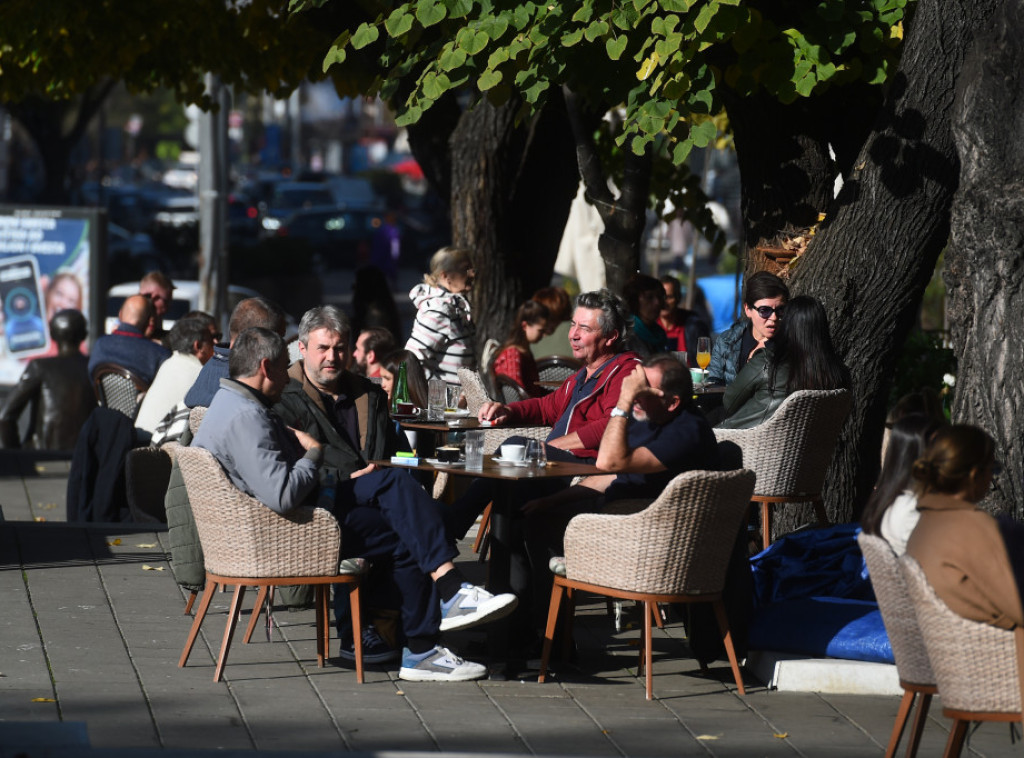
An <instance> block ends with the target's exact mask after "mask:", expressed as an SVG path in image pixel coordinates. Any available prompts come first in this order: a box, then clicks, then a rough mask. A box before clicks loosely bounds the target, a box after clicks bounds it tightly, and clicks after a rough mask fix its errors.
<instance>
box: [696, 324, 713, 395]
mask: <svg viewBox="0 0 1024 758" xmlns="http://www.w3.org/2000/svg"><path fill="white" fill-rule="evenodd" d="M709 363H711V338H710V337H698V338H697V365H698V366H700V377H701V380H700V388H701V389H702V390H703V389H704V387H705V386H706V385H707V368H708V364H709Z"/></svg>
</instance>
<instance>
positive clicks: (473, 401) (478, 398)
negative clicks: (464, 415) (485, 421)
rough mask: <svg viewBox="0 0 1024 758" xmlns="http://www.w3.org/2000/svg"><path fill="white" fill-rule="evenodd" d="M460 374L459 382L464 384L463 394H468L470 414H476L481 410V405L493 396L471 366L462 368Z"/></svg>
mask: <svg viewBox="0 0 1024 758" xmlns="http://www.w3.org/2000/svg"><path fill="white" fill-rule="evenodd" d="M458 374H459V384H461V385H462V394H463V395H465V396H466V407H467V408H468V409H469V413H470V415H471V416H475V415H476V414H477V413H478V412H479V411H480V406H482V405H483V404H484V403H487V402H490V401H491V396H490V395H488V394H487V387H486V386H485V385H484V382H483V379H481V378H480V374H478V373H477V372H476V371H474V370H473V369H470V368H460V369H459V370H458Z"/></svg>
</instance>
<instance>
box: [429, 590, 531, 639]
mask: <svg viewBox="0 0 1024 758" xmlns="http://www.w3.org/2000/svg"><path fill="white" fill-rule="evenodd" d="M518 602H519V600H518V599H517V598H516V596H515V595H513V594H512V593H511V592H504V593H502V594H500V595H492V594H491V593H490V592H488V591H487V590H485V589H484V588H483V587H478V586H477V585H475V584H469V583H468V582H463V583H462V587H461V588H460V589H459V591H458V592H456V593H455V595H454V596H453V597H452V599H451V600H449V601H448V602H447V603H446V602H444V601H443V600H442V601H441V631H442V632H450V631H452V630H453V629H466V628H467V627H471V626H477V625H478V624H484V623H486V622H488V621H497V620H498V619H500V618H505V616H507V615H508V614H510V613H512V611H514V610H515V608H516V604H517V603H518Z"/></svg>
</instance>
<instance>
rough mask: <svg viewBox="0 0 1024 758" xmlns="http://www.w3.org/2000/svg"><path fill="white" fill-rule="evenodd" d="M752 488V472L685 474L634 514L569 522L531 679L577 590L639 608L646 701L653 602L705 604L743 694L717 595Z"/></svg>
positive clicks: (543, 670)
mask: <svg viewBox="0 0 1024 758" xmlns="http://www.w3.org/2000/svg"><path fill="white" fill-rule="evenodd" d="M753 491H754V473H753V472H752V471H746V470H742V469H741V470H739V471H724V472H717V471H714V472H713V471H688V472H686V473H684V474H680V475H679V476H677V477H676V478H675V479H673V480H672V481H671V482H670V483H669V485H668V486H667V487H666V488H665V491H664V492H662V493H661V495H660V496H659V497H658V498H657V499H656V500H655V501H654V502H653V503H651V505H649V506H648V507H647V508H645V509H644V510H643V511H640V512H639V513H635V514H632V515H608V514H584V515H580V516H576V517H575V518H574V519H573V520H572V521H570V522H569V527H568V529H566V532H565V576H560V575H558V574H556V575H555V584H554V587H553V588H552V590H551V605H550V607H549V611H548V622H547V628H546V630H545V632H544V652H543V654H542V657H541V665H540V677H539V679H538V681H541V682H543V681H544V679H545V677H546V675H547V668H548V661H549V659H550V656H551V644H552V640H553V639H554V636H555V627H556V625H557V623H558V618H559V611H560V609H561V605H562V598H563V596H565V595H566V594H568V596H569V608H568V609H567V610H568V611H569V613H571V612H572V605H573V594H574V592H575V591H576V590H582V591H584V592H592V593H595V594H598V595H604V596H606V597H613V598H622V599H626V600H636V601H637V602H640V603H643V604H644V614H643V615H644V631H643V639H642V642H641V646H640V668H641V669H642V670H643V671H644V672H645V674H646V684H647V699H648V700H650V699H651V698H652V697H653V694H654V693H653V683H652V679H651V619H652V617H653V616H654V614H655V613H656V609H657V603H697V602H710V603H711V604H712V605H713V607H714V610H715V616H716V618H717V620H718V627H719V629H720V630H721V632H722V640H723V642H724V644H725V650H726V653H727V654H728V656H729V664H730V666H731V668H732V674H733V677H734V678H735V680H736V687H737V689H738V690H739V693H740V694H741V695H743V694H746V690H745V689H744V686H743V679H742V678H741V676H740V669H739V664H738V663H737V661H736V652H735V650H734V648H733V644H732V636H731V633H730V631H729V622H728V620H727V618H726V615H725V606H724V605H723V603H722V590H723V588H724V586H725V574H726V568H727V566H728V563H729V556H730V554H731V553H732V549H733V545H735V543H736V536H737V534H739V531H740V527H741V524H742V522H743V517H744V515H745V514H746V512H747V504H748V503H749V502H750V495H751V493H752V492H753ZM570 619H571V616H570ZM567 626H568V625H567Z"/></svg>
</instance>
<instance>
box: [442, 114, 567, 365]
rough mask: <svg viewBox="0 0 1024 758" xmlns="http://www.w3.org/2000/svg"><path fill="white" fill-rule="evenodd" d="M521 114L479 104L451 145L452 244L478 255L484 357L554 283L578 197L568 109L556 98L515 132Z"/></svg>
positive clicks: (476, 314)
mask: <svg viewBox="0 0 1024 758" xmlns="http://www.w3.org/2000/svg"><path fill="white" fill-rule="evenodd" d="M519 106H520V102H518V101H517V100H515V99H513V100H511V101H509V102H508V103H506V104H505V105H502V106H500V107H498V106H494V105H491V104H490V103H488V102H486V101H483V102H481V103H479V104H478V105H477V106H476V107H474V108H472V109H471V110H468V111H466V112H465V113H463V114H462V116H461V118H460V119H459V122H458V125H457V126H456V128H455V130H454V131H453V132H452V135H451V139H450V142H449V150H450V153H451V210H452V238H453V243H454V244H456V245H458V246H461V247H466V248H468V249H469V250H471V251H472V253H473V260H474V263H475V266H476V282H475V284H474V286H473V295H472V303H473V318H474V321H475V322H476V324H477V346H478V349H479V348H481V347H482V346H483V343H484V342H485V341H486V340H487V339H488V338H493V339H496V340H498V341H499V342H502V341H504V339H505V337H506V335H507V332H508V328H509V324H510V323H511V321H512V318H513V317H514V314H515V310H516V308H517V307H518V306H519V304H520V303H522V302H523V301H524V300H526V299H528V298H529V297H530V296H531V295H532V294H533V292H534V291H536V290H537V289H539V288H540V287H543V286H546V285H547V284H548V282H549V281H550V280H551V272H552V269H553V267H554V260H555V257H556V254H557V251H558V244H559V242H560V240H561V236H562V231H563V229H564V228H565V221H566V219H567V218H568V216H569V206H570V205H571V203H572V199H573V197H574V196H575V193H576V186H577V181H578V179H577V176H578V175H577V172H576V166H575V163H574V161H573V160H572V156H573V149H572V147H573V143H572V136H571V133H570V132H569V129H568V124H567V121H566V117H565V112H564V108H562V107H561V104H560V102H559V101H558V99H557V98H556V99H555V100H554V101H553V102H552V103H549V104H548V105H547V106H545V108H544V110H543V111H542V112H541V113H540V114H539V115H537V116H536V117H534V118H533V119H532V120H531V121H530V122H529V123H527V124H523V125H518V126H517V125H516V123H515V117H516V113H517V111H518V110H519Z"/></svg>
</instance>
